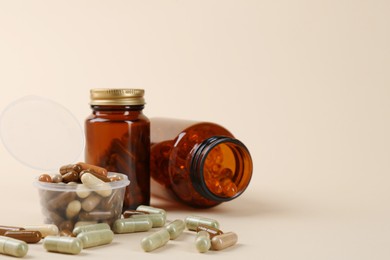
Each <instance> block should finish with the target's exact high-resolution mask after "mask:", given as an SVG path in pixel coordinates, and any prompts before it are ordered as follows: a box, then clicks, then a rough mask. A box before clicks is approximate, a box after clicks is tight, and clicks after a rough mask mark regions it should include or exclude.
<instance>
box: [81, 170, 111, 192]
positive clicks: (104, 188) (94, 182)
mask: <svg viewBox="0 0 390 260" xmlns="http://www.w3.org/2000/svg"><path fill="white" fill-rule="evenodd" d="M81 182H82V183H83V184H84V185H85V186H87V187H88V188H91V189H94V191H95V192H96V193H97V194H99V195H100V196H102V197H108V196H110V195H111V193H112V189H111V186H110V184H109V183H108V182H104V181H102V180H100V179H99V178H96V177H95V176H93V175H92V174H90V173H88V172H87V173H84V174H83V175H82V176H81Z"/></svg>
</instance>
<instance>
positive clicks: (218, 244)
mask: <svg viewBox="0 0 390 260" xmlns="http://www.w3.org/2000/svg"><path fill="white" fill-rule="evenodd" d="M237 240H238V237H237V234H236V233H234V232H226V233H224V234H221V235H218V236H215V237H213V238H212V239H211V248H212V249H213V250H222V249H225V248H227V247H229V246H233V245H235V244H236V243H237Z"/></svg>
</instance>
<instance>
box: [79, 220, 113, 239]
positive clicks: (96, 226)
mask: <svg viewBox="0 0 390 260" xmlns="http://www.w3.org/2000/svg"><path fill="white" fill-rule="evenodd" d="M102 229H111V228H110V226H109V225H108V224H107V223H99V224H92V225H85V226H78V227H75V228H74V229H73V232H72V233H73V235H75V236H77V235H78V234H80V233H83V232H90V231H95V230H102Z"/></svg>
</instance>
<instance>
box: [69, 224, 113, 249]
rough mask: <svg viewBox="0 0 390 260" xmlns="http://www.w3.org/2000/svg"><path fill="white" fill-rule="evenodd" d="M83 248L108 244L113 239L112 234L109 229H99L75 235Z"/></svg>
mask: <svg viewBox="0 0 390 260" xmlns="http://www.w3.org/2000/svg"><path fill="white" fill-rule="evenodd" d="M77 238H78V239H80V241H81V243H82V245H83V248H89V247H95V246H101V245H106V244H110V243H111V242H112V240H113V239H114V233H113V232H112V231H111V229H101V230H95V231H89V232H82V233H80V234H78V235H77Z"/></svg>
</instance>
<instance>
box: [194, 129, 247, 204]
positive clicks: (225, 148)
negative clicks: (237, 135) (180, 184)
mask: <svg viewBox="0 0 390 260" xmlns="http://www.w3.org/2000/svg"><path fill="white" fill-rule="evenodd" d="M252 170H253V165H252V159H251V156H250V153H249V151H248V149H247V148H246V146H245V145H244V144H243V143H242V142H240V141H239V140H237V139H234V138H230V137H225V136H214V137H210V138H208V139H206V140H205V141H203V142H202V143H201V144H200V145H199V146H198V147H197V148H196V150H195V151H194V156H193V159H192V161H191V166H190V177H191V180H192V181H193V183H194V188H195V190H196V191H197V192H198V193H200V194H201V195H203V196H204V197H205V198H207V199H211V200H214V201H218V202H224V201H229V200H232V199H235V198H237V197H238V196H240V195H241V194H242V193H243V192H244V191H245V189H246V188H247V186H248V185H249V182H250V180H251V177H252Z"/></svg>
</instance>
